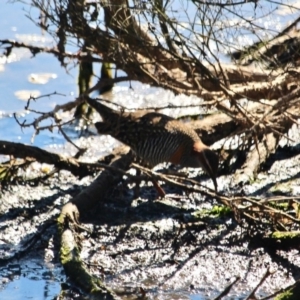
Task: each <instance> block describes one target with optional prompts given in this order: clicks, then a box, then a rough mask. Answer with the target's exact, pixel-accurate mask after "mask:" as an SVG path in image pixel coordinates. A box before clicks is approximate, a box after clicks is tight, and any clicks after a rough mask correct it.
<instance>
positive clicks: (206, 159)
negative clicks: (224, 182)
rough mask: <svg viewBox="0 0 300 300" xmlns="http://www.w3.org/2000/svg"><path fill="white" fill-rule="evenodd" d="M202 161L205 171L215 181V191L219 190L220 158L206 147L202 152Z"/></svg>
mask: <svg viewBox="0 0 300 300" xmlns="http://www.w3.org/2000/svg"><path fill="white" fill-rule="evenodd" d="M200 161H201V163H202V167H203V169H204V171H205V172H206V173H207V174H208V175H209V176H210V178H211V179H212V181H213V184H214V187H215V192H216V193H217V192H218V183H217V178H216V177H217V174H216V173H217V170H218V164H219V158H218V156H217V154H215V153H214V152H213V151H212V150H210V149H209V148H208V149H205V150H203V151H201V152H200Z"/></svg>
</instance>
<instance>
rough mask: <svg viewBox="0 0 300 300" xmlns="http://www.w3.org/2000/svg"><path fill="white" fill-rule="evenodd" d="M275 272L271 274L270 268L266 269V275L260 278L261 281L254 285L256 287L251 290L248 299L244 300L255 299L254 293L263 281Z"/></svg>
mask: <svg viewBox="0 0 300 300" xmlns="http://www.w3.org/2000/svg"><path fill="white" fill-rule="evenodd" d="M275 272H276V271H273V272H271V271H270V268H268V269H267V271H266V273H265V274H264V276H263V277H262V279H261V280H260V281H259V283H258V284H257V285H256V287H255V288H254V289H253V290H252V292H251V293H250V294H249V296H248V297H246V298H245V299H244V300H251V299H256V297H255V293H256V291H257V289H258V288H259V287H260V286H261V285H262V284H263V283H264V281H265V280H266V279H267V278H268V277H269V276H270V275H273V274H274V273H275Z"/></svg>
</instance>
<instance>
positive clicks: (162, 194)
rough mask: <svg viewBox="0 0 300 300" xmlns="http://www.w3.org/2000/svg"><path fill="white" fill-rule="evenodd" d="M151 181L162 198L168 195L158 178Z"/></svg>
mask: <svg viewBox="0 0 300 300" xmlns="http://www.w3.org/2000/svg"><path fill="white" fill-rule="evenodd" d="M151 181H152V183H153V185H154V187H155V189H156V191H157V193H158V196H159V197H160V198H164V197H165V196H166V192H165V191H164V190H163V188H162V187H161V186H160V185H159V183H158V182H157V181H156V180H154V179H152V180H151Z"/></svg>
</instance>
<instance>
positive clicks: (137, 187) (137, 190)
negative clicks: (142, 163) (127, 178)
mask: <svg viewBox="0 0 300 300" xmlns="http://www.w3.org/2000/svg"><path fill="white" fill-rule="evenodd" d="M140 176H141V170H139V169H136V177H137V178H136V181H135V187H134V190H133V195H134V197H135V198H138V197H139V195H140V184H141V179H139V177H140Z"/></svg>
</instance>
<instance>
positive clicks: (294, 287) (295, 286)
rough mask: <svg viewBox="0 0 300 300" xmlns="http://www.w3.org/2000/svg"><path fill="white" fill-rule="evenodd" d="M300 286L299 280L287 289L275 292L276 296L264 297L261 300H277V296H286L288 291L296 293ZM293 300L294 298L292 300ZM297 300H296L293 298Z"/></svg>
mask: <svg viewBox="0 0 300 300" xmlns="http://www.w3.org/2000/svg"><path fill="white" fill-rule="evenodd" d="M299 286H300V281H299V280H297V281H296V282H295V283H293V284H291V285H289V286H287V287H286V288H284V289H280V290H279V291H277V292H275V293H274V294H272V295H269V296H267V297H264V298H260V299H259V300H268V299H275V296H277V295H279V294H284V293H285V292H287V291H292V292H293V291H294V290H295V289H296V288H297V287H299ZM280 299H284V298H280ZM291 299H292V298H291ZM293 299H295V298H293Z"/></svg>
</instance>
